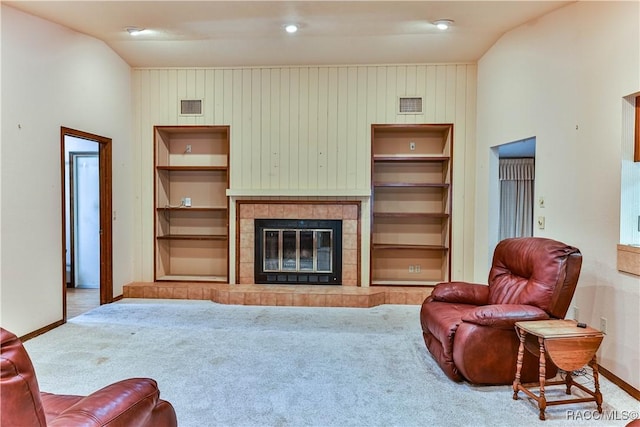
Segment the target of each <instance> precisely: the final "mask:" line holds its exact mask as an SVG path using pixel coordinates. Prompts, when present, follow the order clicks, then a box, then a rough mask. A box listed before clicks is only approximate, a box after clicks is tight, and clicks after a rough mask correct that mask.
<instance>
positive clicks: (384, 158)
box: [373, 155, 450, 162]
mask: <svg viewBox="0 0 640 427" xmlns="http://www.w3.org/2000/svg"><path fill="white" fill-rule="evenodd" d="M449 159H450V157H449V156H406V155H402V156H376V155H374V156H373V161H374V162H448V161H449Z"/></svg>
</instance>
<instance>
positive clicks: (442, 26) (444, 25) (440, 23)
mask: <svg viewBox="0 0 640 427" xmlns="http://www.w3.org/2000/svg"><path fill="white" fill-rule="evenodd" d="M433 25H435V26H436V28H438V29H439V30H442V31H444V30H448V29H449V27H451V26H452V25H453V20H452V19H438V20H437V21H433Z"/></svg>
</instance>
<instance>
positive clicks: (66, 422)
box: [0, 328, 178, 427]
mask: <svg viewBox="0 0 640 427" xmlns="http://www.w3.org/2000/svg"><path fill="white" fill-rule="evenodd" d="M0 346H1V347H0V350H1V351H0V354H1V355H0V368H1V371H0V404H1V406H0V425H1V426H7V427H9V426H42V427H44V426H64V427H73V426H86V427H88V426H110V427H116V426H122V427H125V426H126V427H133V426H136V427H137V426H154V427H174V426H177V425H178V422H177V420H176V413H175V411H174V409H173V406H171V404H170V403H169V402H167V401H164V400H161V399H160V391H159V390H158V386H157V384H156V382H155V381H154V380H152V379H149V378H131V379H127V380H122V381H119V382H116V383H114V384H111V385H109V386H107V387H104V388H102V389H100V390H98V391H96V392H95V393H93V394H91V395H89V396H87V397H83V396H70V395H56V394H51V393H44V392H40V389H39V387H38V380H37V379H36V375H35V371H34V369H33V365H32V364H31V359H30V358H29V355H28V354H27V352H26V350H25V348H24V347H23V346H22V343H21V342H20V340H19V339H18V338H17V337H16V336H15V335H14V334H12V333H11V332H9V331H7V330H5V329H2V328H0Z"/></svg>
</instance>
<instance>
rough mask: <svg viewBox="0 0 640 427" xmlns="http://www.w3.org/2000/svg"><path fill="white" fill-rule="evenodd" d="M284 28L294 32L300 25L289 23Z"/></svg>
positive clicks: (291, 32)
mask: <svg viewBox="0 0 640 427" xmlns="http://www.w3.org/2000/svg"><path fill="white" fill-rule="evenodd" d="M284 30H285V31H286V32H287V33H289V34H293V33H295V32H296V31H298V26H297V25H296V24H287V25H285V26H284Z"/></svg>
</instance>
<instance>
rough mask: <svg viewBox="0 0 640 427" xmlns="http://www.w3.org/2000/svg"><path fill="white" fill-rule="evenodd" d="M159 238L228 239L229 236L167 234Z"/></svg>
mask: <svg viewBox="0 0 640 427" xmlns="http://www.w3.org/2000/svg"><path fill="white" fill-rule="evenodd" d="M157 239H158V240H227V239H228V237H227V236H225V235H219V234H165V235H164V236H158V237H157Z"/></svg>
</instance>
